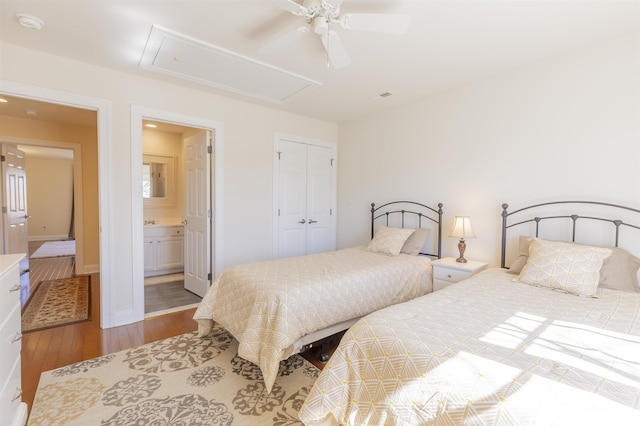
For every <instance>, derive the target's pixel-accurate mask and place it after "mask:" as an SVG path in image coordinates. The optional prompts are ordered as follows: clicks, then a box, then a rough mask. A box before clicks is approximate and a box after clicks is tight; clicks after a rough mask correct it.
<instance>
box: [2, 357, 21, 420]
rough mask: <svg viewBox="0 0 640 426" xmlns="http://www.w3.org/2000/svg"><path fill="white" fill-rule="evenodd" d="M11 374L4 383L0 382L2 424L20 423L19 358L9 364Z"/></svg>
mask: <svg viewBox="0 0 640 426" xmlns="http://www.w3.org/2000/svg"><path fill="white" fill-rule="evenodd" d="M10 371H11V374H10V375H9V377H8V380H7V381H6V382H5V383H2V384H0V386H4V387H3V388H2V387H0V413H2V414H1V415H2V424H3V425H4V424H8V425H16V426H17V425H22V424H23V423H22V420H21V419H20V417H21V410H23V407H24V405H23V403H22V388H21V384H20V358H19V357H18V358H17V359H16V360H15V362H14V363H12V364H11V365H10Z"/></svg>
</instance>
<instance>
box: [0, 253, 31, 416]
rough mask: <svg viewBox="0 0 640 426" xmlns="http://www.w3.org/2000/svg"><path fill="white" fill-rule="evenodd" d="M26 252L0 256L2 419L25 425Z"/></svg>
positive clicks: (0, 398) (0, 409) (0, 394)
mask: <svg viewBox="0 0 640 426" xmlns="http://www.w3.org/2000/svg"><path fill="white" fill-rule="evenodd" d="M23 257H24V254H8V255H4V256H0V416H1V418H0V423H2V424H3V425H8V426H23V425H24V424H25V423H26V420H27V404H25V403H24V402H22V398H21V396H22V384H21V382H20V380H21V379H20V377H21V371H20V348H21V346H22V345H21V339H22V334H21V332H20V329H21V322H20V314H21V308H20V268H19V263H20V260H21V259H22V258H23Z"/></svg>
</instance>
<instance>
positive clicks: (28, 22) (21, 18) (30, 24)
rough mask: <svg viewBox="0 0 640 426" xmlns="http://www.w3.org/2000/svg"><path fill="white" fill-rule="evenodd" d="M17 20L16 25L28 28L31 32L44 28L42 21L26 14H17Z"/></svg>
mask: <svg viewBox="0 0 640 426" xmlns="http://www.w3.org/2000/svg"><path fill="white" fill-rule="evenodd" d="M13 16H15V17H16V19H17V20H18V23H19V24H20V25H22V26H23V27H25V28H30V29H32V30H41V29H42V27H44V22H43V21H42V19H40V18H37V17H35V16H33V15H29V14H28V13H21V12H18V13H16V14H15V15H13Z"/></svg>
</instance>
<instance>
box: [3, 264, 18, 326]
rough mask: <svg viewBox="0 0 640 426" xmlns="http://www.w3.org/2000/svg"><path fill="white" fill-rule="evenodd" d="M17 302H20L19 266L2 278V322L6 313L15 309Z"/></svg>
mask: <svg viewBox="0 0 640 426" xmlns="http://www.w3.org/2000/svg"><path fill="white" fill-rule="evenodd" d="M16 301H20V273H19V268H18V265H14V266H13V267H12V268H11V269H9V270H8V271H7V272H5V273H4V274H2V276H0V321H1V320H2V318H3V315H4V313H7V312H9V311H11V309H13V305H14V304H15V303H16Z"/></svg>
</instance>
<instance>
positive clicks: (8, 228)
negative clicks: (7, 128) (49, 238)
mask: <svg viewBox="0 0 640 426" xmlns="http://www.w3.org/2000/svg"><path fill="white" fill-rule="evenodd" d="M2 176H3V183H4V188H3V191H2V193H3V199H2V213H3V214H2V223H3V229H2V234H3V241H2V243H3V254H13V253H24V254H25V255H26V256H25V257H24V259H23V260H22V261H21V262H20V302H21V303H22V305H24V304H25V302H26V301H27V299H28V298H29V292H30V290H29V274H28V271H29V232H28V225H27V221H28V220H29V215H28V214H27V173H26V171H25V157H24V152H22V151H20V150H19V149H18V148H17V147H15V146H13V145H7V144H3V145H2Z"/></svg>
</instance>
